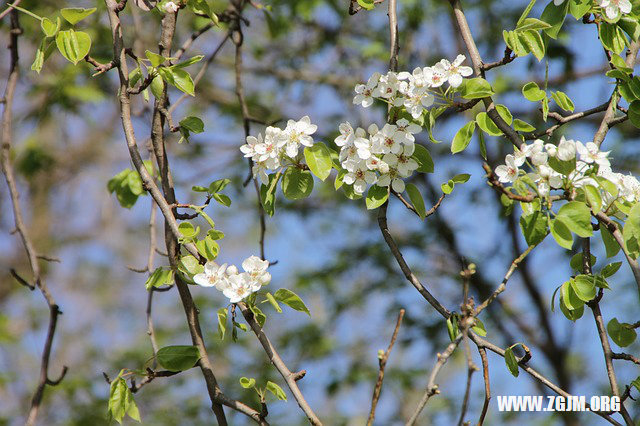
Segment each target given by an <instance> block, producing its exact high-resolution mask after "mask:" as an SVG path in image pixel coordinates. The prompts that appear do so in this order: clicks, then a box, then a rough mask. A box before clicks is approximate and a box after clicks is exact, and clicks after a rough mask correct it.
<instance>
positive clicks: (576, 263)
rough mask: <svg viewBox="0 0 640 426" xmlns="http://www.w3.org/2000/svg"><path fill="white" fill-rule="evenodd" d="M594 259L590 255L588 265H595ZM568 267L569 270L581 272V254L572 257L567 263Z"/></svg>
mask: <svg viewBox="0 0 640 426" xmlns="http://www.w3.org/2000/svg"><path fill="white" fill-rule="evenodd" d="M596 260H597V259H596V257H595V256H594V255H591V260H590V262H591V263H590V264H591V266H593V265H595V264H596ZM569 266H571V269H573V270H575V271H578V272H581V271H582V253H576V254H574V255H573V257H571V260H570V261H569Z"/></svg>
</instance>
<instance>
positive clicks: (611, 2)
mask: <svg viewBox="0 0 640 426" xmlns="http://www.w3.org/2000/svg"><path fill="white" fill-rule="evenodd" d="M564 2H565V0H553V4H555V5H556V6H560V5H561V4H562V3H564ZM596 3H597V4H598V6H600V7H601V8H603V9H604V14H605V15H606V16H607V18H609V19H616V18H618V17H620V16H621V15H626V14H628V13H630V12H631V2H630V1H629V0H596Z"/></svg>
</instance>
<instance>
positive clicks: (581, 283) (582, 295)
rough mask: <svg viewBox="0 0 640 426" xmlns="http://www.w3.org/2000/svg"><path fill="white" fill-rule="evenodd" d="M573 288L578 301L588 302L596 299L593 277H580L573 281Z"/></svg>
mask: <svg viewBox="0 0 640 426" xmlns="http://www.w3.org/2000/svg"><path fill="white" fill-rule="evenodd" d="M570 282H571V288H572V289H573V291H574V292H575V294H576V296H578V299H580V300H582V301H583V302H588V301H590V300H592V299H593V298H594V297H596V285H595V283H594V280H593V277H591V276H589V275H578V276H577V277H575V278H574V279H572V280H571V281H570Z"/></svg>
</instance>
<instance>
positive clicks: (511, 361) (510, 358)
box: [504, 348, 520, 377]
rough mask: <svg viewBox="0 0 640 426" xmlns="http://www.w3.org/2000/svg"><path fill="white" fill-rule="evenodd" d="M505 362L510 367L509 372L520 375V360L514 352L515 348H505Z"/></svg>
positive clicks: (516, 375) (515, 375) (514, 375)
mask: <svg viewBox="0 0 640 426" xmlns="http://www.w3.org/2000/svg"><path fill="white" fill-rule="evenodd" d="M504 362H505V364H507V368H508V369H509V372H510V373H511V374H512V375H513V377H518V375H519V374H520V370H519V369H518V360H517V359H516V356H515V355H514V354H513V349H511V348H507V349H505V351H504Z"/></svg>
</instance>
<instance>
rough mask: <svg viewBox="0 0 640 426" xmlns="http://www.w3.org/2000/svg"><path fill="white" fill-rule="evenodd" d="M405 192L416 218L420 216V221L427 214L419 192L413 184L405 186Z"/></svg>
mask: <svg viewBox="0 0 640 426" xmlns="http://www.w3.org/2000/svg"><path fill="white" fill-rule="evenodd" d="M406 191H407V194H409V199H410V200H411V203H412V204H413V207H414V208H415V209H416V212H417V213H418V216H420V219H424V218H425V216H426V214H427V209H426V208H425V206H424V199H423V198H422V194H421V193H420V190H419V189H418V187H417V186H415V185H414V184H412V183H408V184H407V185H406Z"/></svg>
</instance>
